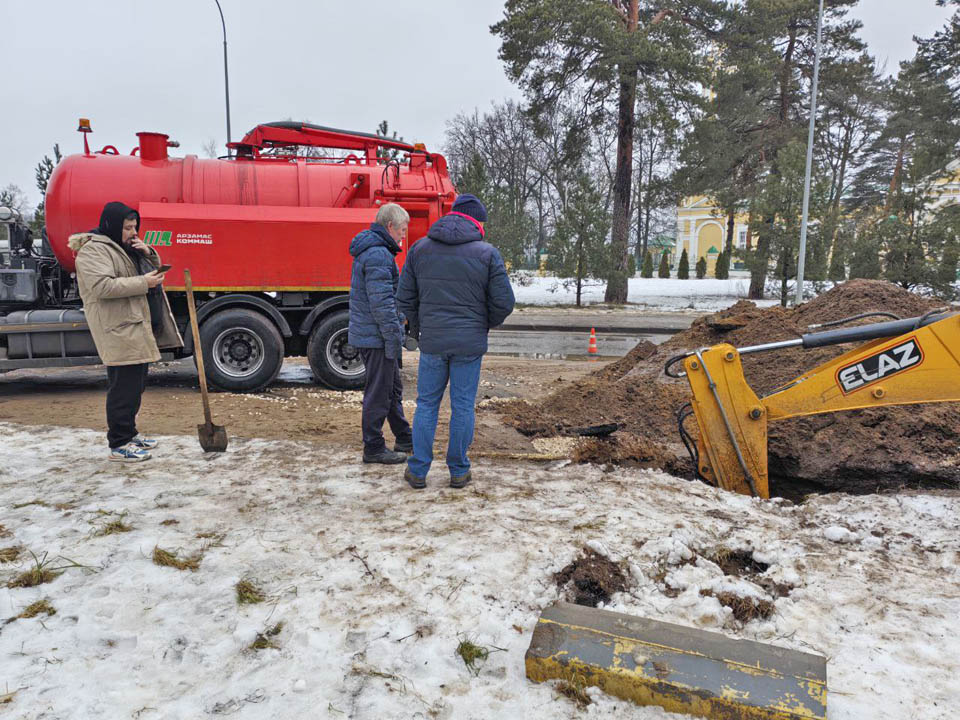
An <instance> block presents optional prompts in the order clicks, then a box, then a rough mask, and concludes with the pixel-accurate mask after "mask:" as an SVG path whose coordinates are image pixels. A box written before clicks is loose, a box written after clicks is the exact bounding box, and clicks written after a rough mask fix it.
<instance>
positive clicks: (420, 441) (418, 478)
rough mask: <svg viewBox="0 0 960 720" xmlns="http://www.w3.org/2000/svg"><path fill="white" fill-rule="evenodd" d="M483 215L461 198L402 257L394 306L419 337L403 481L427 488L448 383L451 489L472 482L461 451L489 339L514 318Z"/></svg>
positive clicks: (469, 198)
mask: <svg viewBox="0 0 960 720" xmlns="http://www.w3.org/2000/svg"><path fill="white" fill-rule="evenodd" d="M486 220H487V210H486V208H485V207H484V206H483V203H481V202H480V201H479V200H478V199H477V198H476V197H474V196H473V195H461V196H460V197H458V198H457V200H456V202H455V203H454V204H453V209H452V211H451V212H450V213H449V214H448V215H445V216H443V217H442V218H440V219H439V220H438V221H437V222H435V223H434V224H433V226H432V227H431V228H430V230H429V232H428V233H427V237H425V238H423V239H422V240H419V241H418V242H417V243H415V244H414V246H413V248H411V250H410V251H409V252H408V253H407V261H406V263H404V266H403V272H402V273H401V274H400V286H399V288H398V290H397V305H398V306H399V308H400V312H402V313H403V314H404V315H405V316H406V318H407V320H408V321H409V322H410V324H411V326H412V327H415V328H419V330H420V367H419V370H418V375H417V410H416V413H415V414H414V416H413V455H412V456H411V457H410V459H409V460H408V461H407V469H406V472H405V473H404V478H405V479H406V481H407V482H408V483H409V484H410V486H411V487H413V488H415V489H420V488H424V487H426V477H427V472H428V471H429V470H430V464H431V463H432V462H433V438H434V434H435V433H436V429H437V415H438V412H439V408H440V400H441V399H442V398H443V392H444V390H445V389H446V386H447V382H448V380H449V383H450V409H451V413H452V417H451V419H450V443H449V445H448V447H447V467H448V468H449V470H450V486H451V487H455V488H462V487H464V486H465V485H466V484H467V483H469V482H470V461H469V460H468V459H467V450H468V448H469V447H470V443H472V442H473V426H474V404H475V402H476V397H477V386H478V384H479V382H480V363H481V361H482V359H483V354H484V353H485V352H486V351H487V332H488V331H489V330H490V328H492V327H496V326H497V325H500V324H501V323H503V321H504V320H505V319H506V318H507V316H508V315H509V314H510V313H511V312H513V305H514V297H513V289H512V288H511V287H510V279H509V277H507V270H506V268H505V267H504V264H503V258H501V257H500V253H499V252H498V251H497V249H496V248H495V247H493V245H490V244H489V243H486V242H484V240H483V237H484V230H483V223H485V222H486Z"/></svg>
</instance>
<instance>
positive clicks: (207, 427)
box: [183, 270, 227, 452]
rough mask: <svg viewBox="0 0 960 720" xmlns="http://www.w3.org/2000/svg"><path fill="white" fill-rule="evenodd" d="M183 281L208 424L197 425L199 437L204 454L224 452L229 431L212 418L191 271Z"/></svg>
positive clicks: (184, 275)
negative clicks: (215, 422) (214, 422)
mask: <svg viewBox="0 0 960 720" xmlns="http://www.w3.org/2000/svg"><path fill="white" fill-rule="evenodd" d="M183 281H184V285H185V286H186V289H187V307H188V308H189V309H190V327H191V328H192V329H193V356H194V357H195V358H196V359H197V371H198V372H199V374H200V394H201V395H202V396H203V417H204V420H205V421H206V422H204V423H203V425H197V436H198V437H199V438H200V447H202V448H203V451H204V452H224V451H225V450H226V449H227V429H226V428H225V427H224V426H223V425H214V424H213V418H211V417H210V397H209V395H208V394H207V373H206V372H205V371H204V369H203V347H202V346H201V345H200V326H199V325H198V324H197V306H196V305H195V304H194V302H193V281H192V280H191V279H190V271H189V270H184V271H183Z"/></svg>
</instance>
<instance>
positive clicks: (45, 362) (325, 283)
mask: <svg viewBox="0 0 960 720" xmlns="http://www.w3.org/2000/svg"><path fill="white" fill-rule="evenodd" d="M79 130H80V132H83V133H84V152H83V153H82V154H76V155H70V156H68V157H66V158H64V159H63V161H62V162H61V163H60V164H59V165H58V166H57V167H56V169H55V170H54V172H53V174H52V176H51V177H50V181H49V183H48V187H47V194H46V204H45V208H46V228H45V231H44V238H43V240H42V242H41V243H36V242H34V240H33V239H32V238H31V236H30V233H29V230H28V229H27V228H26V226H25V225H24V224H23V223H22V221H21V220H20V219H19V218H17V217H16V216H15V215H14V214H13V213H11V212H9V211H6V212H5V211H4V209H0V228H2V225H4V224H5V225H6V226H7V230H8V233H7V234H8V236H9V240H8V242H7V244H6V247H4V245H3V244H0V371H5V370H14V369H19V368H28V367H51V366H52V367H58V366H60V367H64V366H73V365H85V364H96V363H99V362H100V359H99V358H98V357H97V354H96V348H95V347H94V345H93V340H92V338H91V336H90V333H89V331H88V330H87V327H86V323H85V321H84V316H83V313H82V308H81V302H80V297H79V294H78V291H77V285H76V277H75V274H74V270H75V266H74V256H73V252H72V251H71V250H70V249H69V248H68V247H67V238H68V237H69V236H70V235H71V234H73V233H76V232H82V231H85V230H89V229H90V228H94V227H96V226H97V224H98V223H99V219H100V211H101V209H102V208H103V205H104V204H105V203H107V202H110V201H113V200H117V201H120V202H123V203H125V204H127V205H129V206H130V207H133V208H136V209H137V210H138V211H139V213H140V218H141V224H140V237H141V239H143V241H144V242H145V243H147V244H148V245H154V246H156V247H157V250H158V251H159V252H160V255H161V257H162V258H163V262H164V263H169V264H171V265H172V266H173V269H172V270H170V272H168V273H167V275H166V280H165V282H164V288H165V290H166V291H167V294H168V296H169V298H170V302H171V306H172V308H173V311H174V315H175V316H176V318H177V323H178V325H179V326H180V329H181V334H182V335H183V337H184V339H185V341H186V343H187V344H186V347H184V348H183V349H182V350H181V351H179V352H178V354H177V355H175V357H184V356H189V355H192V353H193V347H192V346H193V341H192V337H191V333H190V331H189V328H188V323H189V320H188V317H187V307H186V299H185V295H184V285H183V270H184V269H185V268H188V269H189V270H190V271H191V274H192V276H193V282H194V291H195V293H196V299H197V303H198V313H197V317H198V322H199V324H200V337H201V339H202V345H203V351H204V360H205V366H206V372H207V376H208V379H209V380H210V382H211V383H212V384H214V385H216V386H217V387H219V388H222V389H225V390H233V391H242V390H259V389H261V388H263V387H265V386H266V385H268V384H269V383H271V382H272V381H273V380H274V379H275V378H276V376H277V374H278V373H279V372H280V368H281V366H282V364H283V358H284V357H289V356H302V355H306V356H307V358H308V359H309V361H310V367H311V369H312V370H313V374H314V377H315V378H316V379H317V380H319V381H321V382H322V383H324V384H326V385H328V386H330V387H333V388H337V389H351V388H359V387H362V386H363V380H364V367H363V361H362V359H361V357H360V354H359V352H358V351H357V350H356V349H355V348H353V347H352V346H351V345H350V344H349V343H348V342H347V318H348V302H349V296H348V292H349V289H350V268H351V263H352V258H351V257H350V253H349V250H348V248H349V245H350V241H351V239H352V238H353V237H354V235H356V234H357V233H358V232H359V231H360V230H363V229H365V228H366V227H368V226H369V224H370V223H371V222H372V221H373V219H374V216H375V215H376V212H377V209H378V208H379V206H380V205H382V204H383V203H387V202H395V203H399V204H400V205H402V206H403V207H404V208H405V209H406V210H407V212H408V213H410V227H409V231H408V233H407V237H408V240H407V241H406V243H405V246H404V247H403V248H402V251H401V253H400V254H399V255H398V256H397V262H398V264H400V265H402V263H403V260H404V258H405V257H406V251H407V249H408V247H409V243H410V242H412V241H413V239H416V238H419V237H423V236H424V235H426V232H427V229H428V228H429V226H430V224H431V223H432V222H434V221H435V220H437V219H438V218H439V217H440V216H441V215H443V214H445V213H446V212H448V211H449V210H450V207H451V206H452V204H453V201H454V199H455V189H454V187H453V183H452V182H451V180H450V176H449V174H448V172H447V163H446V161H445V160H444V158H443V156H441V155H438V154H436V153H430V152H427V150H426V148H425V147H424V146H423V145H420V144H417V145H410V144H407V143H403V142H399V141H396V140H391V139H389V138H385V137H381V136H378V135H369V134H366V133H359V132H350V131H344V130H335V129H332V128H326V127H320V126H317V125H309V124H305V123H298V122H275V123H267V124H264V125H258V126H257V127H255V128H254V129H253V130H251V131H250V132H248V133H247V134H246V135H245V136H244V138H243V139H242V140H240V141H239V142H234V143H230V144H229V145H228V147H229V149H230V151H231V154H230V155H229V156H228V157H223V158H219V159H201V158H198V157H197V156H195V155H187V156H186V157H171V156H170V155H169V154H168V148H170V147H178V143H174V142H171V141H170V139H169V136H167V135H165V134H163V133H154V132H140V133H137V137H138V139H139V144H138V145H137V147H135V148H133V150H132V151H131V152H130V153H128V154H121V153H120V152H119V151H118V150H117V148H116V147H114V146H113V145H107V146H105V147H103V148H102V149H100V150H97V151H96V152H91V151H90V149H89V146H88V141H87V134H88V133H89V132H91V129H90V125H89V122H87V121H86V120H81V122H80V128H79ZM304 148H306V155H305V154H304ZM328 150H332V151H334V152H333V153H332V154H331V153H329V152H327V151H328ZM325 152H327V154H326V155H325V154H324V153H325ZM2 236H3V232H2V229H0V239H2Z"/></svg>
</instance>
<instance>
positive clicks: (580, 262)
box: [577, 235, 583, 307]
mask: <svg viewBox="0 0 960 720" xmlns="http://www.w3.org/2000/svg"><path fill="white" fill-rule="evenodd" d="M582 289H583V235H580V236H578V237H577V307H580V293H581V291H582Z"/></svg>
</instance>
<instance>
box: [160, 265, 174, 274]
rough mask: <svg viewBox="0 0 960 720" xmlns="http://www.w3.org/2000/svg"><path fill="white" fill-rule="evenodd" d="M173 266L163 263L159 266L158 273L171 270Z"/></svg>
mask: <svg viewBox="0 0 960 720" xmlns="http://www.w3.org/2000/svg"><path fill="white" fill-rule="evenodd" d="M172 267H173V265H161V266H160V267H158V268H157V272H158V273H165V272H169V271H170V268H172Z"/></svg>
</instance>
